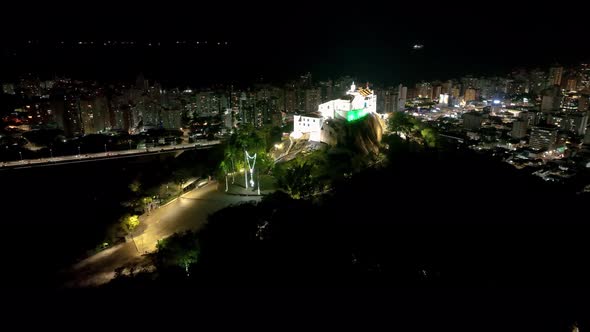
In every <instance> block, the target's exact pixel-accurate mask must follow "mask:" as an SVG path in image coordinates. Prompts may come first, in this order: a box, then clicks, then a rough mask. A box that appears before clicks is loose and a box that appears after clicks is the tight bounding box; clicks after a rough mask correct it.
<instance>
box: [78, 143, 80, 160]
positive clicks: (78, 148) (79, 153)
mask: <svg viewBox="0 0 590 332" xmlns="http://www.w3.org/2000/svg"><path fill="white" fill-rule="evenodd" d="M78 157H80V146H79V145H78Z"/></svg>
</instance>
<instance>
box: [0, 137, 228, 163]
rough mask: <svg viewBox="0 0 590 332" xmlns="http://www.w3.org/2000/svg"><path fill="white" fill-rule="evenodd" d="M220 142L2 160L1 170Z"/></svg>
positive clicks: (110, 157)
mask: <svg viewBox="0 0 590 332" xmlns="http://www.w3.org/2000/svg"><path fill="white" fill-rule="evenodd" d="M220 143H221V141H219V140H216V141H207V142H198V143H183V144H177V145H167V146H157V147H153V148H145V149H134V150H124V151H108V152H100V153H83V154H79V155H69V156H60V157H53V158H40V159H24V160H17V161H9V162H2V163H0V170H3V169H14V168H30V167H38V166H51V165H56V164H71V163H82V162H89V161H97V160H111V159H119V158H129V157H137V156H143V155H151V154H160V153H170V152H174V151H184V150H199V149H209V148H211V147H213V146H215V145H218V144H220Z"/></svg>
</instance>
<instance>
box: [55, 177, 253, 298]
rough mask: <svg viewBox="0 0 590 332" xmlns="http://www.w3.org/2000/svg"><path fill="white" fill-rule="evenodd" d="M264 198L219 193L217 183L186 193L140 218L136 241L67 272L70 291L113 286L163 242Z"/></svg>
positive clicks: (86, 261) (100, 253)
mask: <svg viewBox="0 0 590 332" xmlns="http://www.w3.org/2000/svg"><path fill="white" fill-rule="evenodd" d="M259 199H260V197H256V196H253V197H246V196H233V195H227V194H225V193H222V192H219V191H218V190H217V182H215V181H213V182H211V183H209V184H208V185H206V186H204V187H202V188H197V189H194V190H192V191H190V192H188V193H185V194H184V195H182V196H181V197H180V198H178V199H176V200H174V201H172V202H170V203H168V204H166V205H164V206H162V207H160V208H159V209H156V210H155V211H152V213H151V214H150V215H143V216H142V217H140V220H141V226H140V227H139V228H138V229H137V230H136V232H135V233H136V234H135V235H134V236H133V240H129V241H127V242H126V243H122V244H119V245H116V246H114V247H112V248H109V249H107V250H104V251H101V252H99V253H98V254H96V255H93V256H91V257H88V258H86V259H84V260H82V261H81V262H79V263H77V264H75V265H74V266H73V267H72V268H71V269H70V270H69V271H67V272H65V279H66V280H67V281H66V282H65V286H66V287H88V286H98V285H101V284H104V283H107V282H109V281H110V280H112V278H113V277H114V275H115V269H117V268H119V267H122V266H125V265H127V264H130V263H141V261H142V259H143V257H142V254H144V253H148V252H150V251H153V250H155V248H156V243H157V241H158V240H159V239H161V238H164V237H167V236H170V235H172V234H173V233H175V232H181V231H185V230H189V229H192V230H198V229H200V228H201V227H203V225H205V223H206V222H207V217H208V216H209V214H211V213H213V212H215V211H217V210H220V209H222V208H224V207H226V206H229V205H231V204H236V203H241V202H247V201H256V200H259Z"/></svg>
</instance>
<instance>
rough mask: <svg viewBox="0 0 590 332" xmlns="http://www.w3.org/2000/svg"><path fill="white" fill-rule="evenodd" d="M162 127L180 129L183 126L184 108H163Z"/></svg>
mask: <svg viewBox="0 0 590 332" xmlns="http://www.w3.org/2000/svg"><path fill="white" fill-rule="evenodd" d="M161 114H162V127H164V128H165V129H180V128H181V127H182V110H162V112H161Z"/></svg>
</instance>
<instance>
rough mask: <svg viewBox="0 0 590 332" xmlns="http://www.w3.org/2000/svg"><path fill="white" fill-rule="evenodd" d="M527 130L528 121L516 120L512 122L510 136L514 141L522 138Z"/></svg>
mask: <svg viewBox="0 0 590 332" xmlns="http://www.w3.org/2000/svg"><path fill="white" fill-rule="evenodd" d="M527 129H528V121H526V120H516V121H514V122H512V131H511V132H510V136H511V137H512V138H515V139H521V138H524V137H525V136H526V132H527Z"/></svg>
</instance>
